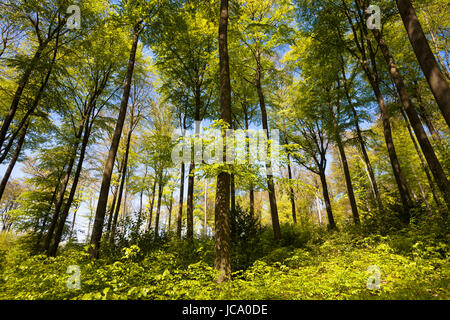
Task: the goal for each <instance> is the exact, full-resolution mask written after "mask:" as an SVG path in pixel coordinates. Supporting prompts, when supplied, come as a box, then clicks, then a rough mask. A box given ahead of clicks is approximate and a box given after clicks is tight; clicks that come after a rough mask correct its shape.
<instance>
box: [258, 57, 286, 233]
mask: <svg viewBox="0 0 450 320" xmlns="http://www.w3.org/2000/svg"><path fill="white" fill-rule="evenodd" d="M260 68H261V66H260V63H259V61H257V71H256V89H257V91H258V97H259V106H260V109H261V120H262V127H263V130H265V131H266V132H267V139H270V134H269V126H268V121H267V112H266V103H265V101H264V94H263V92H262V87H261V69H260ZM266 169H267V171H268V172H267V189H268V191H269V203H270V215H271V217H272V228H273V233H274V237H275V241H278V240H280V238H281V230H280V221H279V218H278V208H277V198H276V195H275V185H274V183H273V175H272V174H271V172H269V171H271V170H272V167H271V163H270V159H269V160H268V161H267V162H266Z"/></svg>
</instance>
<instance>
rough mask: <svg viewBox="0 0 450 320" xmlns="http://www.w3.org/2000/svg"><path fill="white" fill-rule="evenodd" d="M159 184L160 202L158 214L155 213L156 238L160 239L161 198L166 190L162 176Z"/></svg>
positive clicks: (157, 208)
mask: <svg viewBox="0 0 450 320" xmlns="http://www.w3.org/2000/svg"><path fill="white" fill-rule="evenodd" d="M159 180H160V181H159V186H158V204H157V207H156V215H155V240H158V238H159V216H160V214H161V200H162V194H163V190H164V186H163V183H162V177H160V179H159Z"/></svg>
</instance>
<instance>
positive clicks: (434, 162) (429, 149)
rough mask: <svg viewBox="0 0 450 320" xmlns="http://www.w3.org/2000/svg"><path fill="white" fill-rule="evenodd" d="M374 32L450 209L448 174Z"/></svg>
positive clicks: (383, 44) (376, 32) (378, 35)
mask: <svg viewBox="0 0 450 320" xmlns="http://www.w3.org/2000/svg"><path fill="white" fill-rule="evenodd" d="M397 3H398V1H397ZM372 32H373V34H374V35H375V38H376V39H377V41H378V44H379V46H380V49H381V52H382V53H383V56H384V58H385V59H386V63H387V65H388V67H389V72H390V74H391V76H392V78H393V79H394V83H395V86H396V88H397V91H398V94H399V97H400V101H401V103H402V105H403V107H404V109H405V111H406V114H407V116H408V119H409V121H410V123H411V126H412V128H413V130H414V133H415V135H416V137H417V140H418V142H419V145H420V148H421V149H422V152H423V155H424V156H425V159H426V160H427V163H428V166H429V167H430V170H431V172H432V174H433V176H434V179H435V181H436V183H437V185H438V187H439V189H440V190H441V192H442V194H443V196H444V199H445V202H446V204H447V208H448V209H449V210H450V183H449V181H448V180H447V176H446V174H445V172H444V170H443V169H442V166H441V164H440V162H439V160H438V158H437V157H436V154H435V153H434V149H433V146H432V145H431V143H430V141H429V140H428V137H427V134H426V132H425V130H424V129H423V126H422V122H421V121H420V119H419V116H418V115H417V112H416V109H415V108H414V105H413V104H412V102H411V99H410V96H409V93H408V90H407V89H406V86H405V84H404V82H403V78H402V76H401V74H400V72H399V70H398V68H397V65H396V64H395V61H394V58H393V56H392V54H391V52H390V50H389V48H388V47H387V45H386V42H385V41H384V39H383V37H382V35H381V33H380V32H379V31H378V30H372ZM447 89H448V87H447ZM449 93H450V92H449ZM448 98H449V101H448V103H449V106H450V94H449V96H448Z"/></svg>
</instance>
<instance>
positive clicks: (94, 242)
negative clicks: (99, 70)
mask: <svg viewBox="0 0 450 320" xmlns="http://www.w3.org/2000/svg"><path fill="white" fill-rule="evenodd" d="M141 23H142V21H140V22H139V23H137V24H136V25H135V26H134V30H133V42H132V46H131V52H130V58H129V62H128V68H127V75H126V80H125V84H124V90H123V96H122V101H121V103H120V111H119V115H118V117H117V123H116V128H115V130H114V135H113V138H112V141H111V148H110V149H109V153H108V158H107V159H106V164H105V168H104V171H103V179H102V184H101V188H100V194H99V198H98V204H97V210H96V212H95V219H94V226H93V229H92V236H91V242H90V243H91V246H90V248H89V258H90V259H91V260H93V259H97V258H98V257H99V250H100V240H101V238H102V232H103V223H104V219H105V212H106V206H107V203H108V193H109V186H110V184H111V175H112V171H113V166H114V161H115V159H116V154H117V149H118V148H119V142H120V136H121V135H122V129H123V124H124V122H125V116H126V114H127V107H128V99H129V97H130V90H131V80H132V78H133V70H134V63H135V60H136V51H137V46H138V39H139V33H140V28H141Z"/></svg>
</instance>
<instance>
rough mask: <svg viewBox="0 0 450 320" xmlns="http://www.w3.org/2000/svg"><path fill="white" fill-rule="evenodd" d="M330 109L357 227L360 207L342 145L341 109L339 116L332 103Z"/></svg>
mask: <svg viewBox="0 0 450 320" xmlns="http://www.w3.org/2000/svg"><path fill="white" fill-rule="evenodd" d="M329 109H330V112H331V116H332V118H333V124H334V137H335V140H336V144H337V146H338V150H339V155H340V158H341V163H342V169H343V170H344V178H345V185H346V187H347V195H348V200H349V202H350V207H351V209H352V216H353V222H354V223H355V225H360V224H361V221H360V220H359V213H358V206H357V205H356V199H355V193H354V191H353V185H352V178H351V175H350V169H349V167H348V161H347V155H346V154H345V149H344V145H343V143H342V138H341V135H340V132H339V123H338V119H337V117H339V109H340V107H339V106H338V115H336V114H335V113H334V111H333V106H332V105H331V101H330V105H329Z"/></svg>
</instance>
